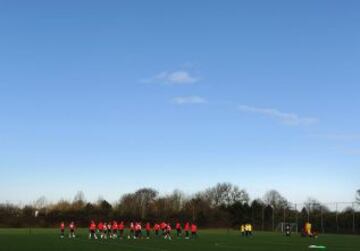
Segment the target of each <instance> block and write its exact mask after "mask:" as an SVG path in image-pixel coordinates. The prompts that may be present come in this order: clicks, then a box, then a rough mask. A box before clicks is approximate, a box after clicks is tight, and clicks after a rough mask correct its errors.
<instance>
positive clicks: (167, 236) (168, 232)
mask: <svg viewBox="0 0 360 251" xmlns="http://www.w3.org/2000/svg"><path fill="white" fill-rule="evenodd" d="M164 238H165V239H168V240H170V241H171V225H170V223H168V224H166V226H165V236H164Z"/></svg>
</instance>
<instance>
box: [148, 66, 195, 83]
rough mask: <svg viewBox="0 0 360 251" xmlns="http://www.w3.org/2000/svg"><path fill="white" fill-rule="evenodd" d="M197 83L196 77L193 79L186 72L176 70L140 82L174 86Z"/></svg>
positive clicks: (190, 74)
mask: <svg viewBox="0 0 360 251" xmlns="http://www.w3.org/2000/svg"><path fill="white" fill-rule="evenodd" d="M198 81H199V78H198V77H195V76H193V75H192V73H190V72H189V71H186V70H178V71H172V72H168V71H163V72H161V73H159V74H157V75H155V76H153V77H151V78H149V79H143V80H142V82H148V83H151V82H159V83H165V84H174V85H182V84H194V83H196V82H198Z"/></svg>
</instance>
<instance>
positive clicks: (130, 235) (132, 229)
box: [128, 222, 135, 239]
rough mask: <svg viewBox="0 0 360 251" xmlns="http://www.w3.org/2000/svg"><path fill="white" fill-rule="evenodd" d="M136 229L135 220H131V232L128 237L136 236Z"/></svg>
mask: <svg viewBox="0 0 360 251" xmlns="http://www.w3.org/2000/svg"><path fill="white" fill-rule="evenodd" d="M134 231H135V226H134V223H133V222H130V233H129V235H128V239H131V238H134V236H135V235H134Z"/></svg>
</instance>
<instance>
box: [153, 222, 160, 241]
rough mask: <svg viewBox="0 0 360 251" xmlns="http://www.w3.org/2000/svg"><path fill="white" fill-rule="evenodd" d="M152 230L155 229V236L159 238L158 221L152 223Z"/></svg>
mask: <svg viewBox="0 0 360 251" xmlns="http://www.w3.org/2000/svg"><path fill="white" fill-rule="evenodd" d="M154 231H155V236H156V237H157V238H159V231H160V225H159V224H158V223H155V225H154Z"/></svg>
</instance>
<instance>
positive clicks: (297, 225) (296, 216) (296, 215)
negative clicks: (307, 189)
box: [295, 204, 299, 233]
mask: <svg viewBox="0 0 360 251" xmlns="http://www.w3.org/2000/svg"><path fill="white" fill-rule="evenodd" d="M295 221H296V233H298V232H299V219H298V210H297V204H295Z"/></svg>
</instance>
